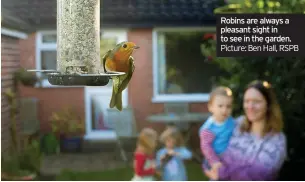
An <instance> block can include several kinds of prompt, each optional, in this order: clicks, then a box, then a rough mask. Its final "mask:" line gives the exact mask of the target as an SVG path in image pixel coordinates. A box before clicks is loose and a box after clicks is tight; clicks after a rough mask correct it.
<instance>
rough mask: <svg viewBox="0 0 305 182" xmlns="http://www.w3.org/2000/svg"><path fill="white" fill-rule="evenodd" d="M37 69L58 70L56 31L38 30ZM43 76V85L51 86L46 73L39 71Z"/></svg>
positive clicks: (39, 74)
mask: <svg viewBox="0 0 305 182" xmlns="http://www.w3.org/2000/svg"><path fill="white" fill-rule="evenodd" d="M36 38H37V39H36V69H38V70H56V69H57V61H56V60H57V55H56V31H43V32H38V33H37V37H36ZM37 74H38V76H40V77H41V78H42V83H41V84H42V87H49V86H51V84H50V83H49V81H48V80H47V76H46V74H44V73H39V72H38V73H37Z"/></svg>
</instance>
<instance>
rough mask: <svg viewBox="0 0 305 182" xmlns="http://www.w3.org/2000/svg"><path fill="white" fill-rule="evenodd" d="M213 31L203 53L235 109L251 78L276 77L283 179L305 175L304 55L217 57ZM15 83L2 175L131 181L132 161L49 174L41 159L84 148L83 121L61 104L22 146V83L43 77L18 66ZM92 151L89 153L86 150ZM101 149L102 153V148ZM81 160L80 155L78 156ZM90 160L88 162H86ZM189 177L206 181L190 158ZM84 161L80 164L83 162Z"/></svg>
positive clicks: (262, 5)
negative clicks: (42, 130)
mask: <svg viewBox="0 0 305 182" xmlns="http://www.w3.org/2000/svg"><path fill="white" fill-rule="evenodd" d="M215 13H302V14H304V13H305V2H304V1H303V0H281V1H272V0H242V1H241V0H231V1H229V2H228V4H226V5H224V6H221V7H219V8H217V9H215ZM215 37H216V35H215V34H213V33H212V34H209V35H206V36H205V37H204V41H203V43H202V44H201V45H198V46H200V47H201V50H202V54H204V55H205V56H206V61H208V62H209V63H210V64H215V65H218V66H219V67H220V68H221V69H222V71H224V72H225V73H226V75H228V76H225V77H218V78H217V83H218V84H221V85H226V86H228V87H230V88H232V90H233V93H235V94H236V95H234V97H235V98H236V101H235V106H234V115H239V114H241V113H242V95H241V94H242V93H243V89H244V88H245V87H246V85H247V84H248V83H249V82H250V81H252V80H257V79H260V80H266V81H268V82H270V83H272V85H273V87H274V89H275V91H276V94H277V97H278V99H279V102H280V105H281V108H282V112H283V116H284V121H285V126H284V132H285V134H286V137H287V141H288V158H287V160H286V161H285V163H284V165H283V167H282V170H281V172H280V176H279V180H304V179H305V174H304V169H305V145H304V141H305V120H304V118H305V112H304V108H305V81H304V78H305V58H298V57H287V58H283V57H239V58H218V57H216V47H215V45H216V41H215ZM14 82H15V88H14V89H12V90H7V91H6V92H5V96H6V98H7V100H8V101H9V104H10V119H11V123H10V124H11V125H10V133H11V136H10V137H11V138H10V140H11V147H10V151H9V154H10V156H9V157H5V158H4V157H3V155H2V160H1V165H2V168H1V173H2V175H1V178H2V179H3V180H60V181H63V180H83V181H86V180H87V181H88V180H96V181H97V180H99V181H101V180H107V181H120V180H126V181H129V180H130V179H131V178H132V176H133V169H132V165H131V163H128V164H126V163H124V162H121V163H122V164H120V165H117V166H115V167H111V168H110V167H109V169H108V166H107V165H108V164H107V163H105V164H104V165H105V166H104V167H103V169H102V168H101V169H100V170H98V167H96V168H95V169H94V170H91V171H77V170H71V169H62V170H61V171H60V172H59V173H58V174H56V175H55V174H54V175H48V174H43V173H42V172H41V166H42V164H43V161H44V160H45V159H46V158H48V157H49V156H56V155H61V154H62V153H77V152H78V153H80V152H81V148H82V143H83V139H82V136H83V135H84V132H85V126H84V121H82V119H81V118H80V117H79V116H78V114H77V111H75V110H74V108H73V107H67V108H62V109H60V111H59V112H54V113H53V115H52V117H51V118H50V123H51V127H52V130H51V131H50V132H49V133H47V134H44V135H43V136H38V137H37V136H36V137H33V138H31V141H30V142H29V144H28V145H27V146H26V147H23V149H21V147H20V144H19V142H18V138H20V136H19V135H18V132H17V122H18V107H17V106H18V97H17V96H18V90H17V88H18V86H17V85H18V84H19V83H22V84H23V85H26V86H34V85H35V84H39V79H38V78H37V77H35V76H34V75H33V74H31V73H28V72H26V71H25V70H23V69H20V70H18V71H17V72H16V74H15V75H14ZM88 155H90V154H88ZM101 155H102V154H101ZM74 159H75V160H77V157H76V158H74ZM88 165H90V164H88ZM186 165H187V167H186V168H187V170H188V176H189V180H191V181H203V180H207V178H206V177H205V176H204V175H203V173H202V169H201V166H200V164H198V163H196V162H193V161H186ZM80 167H82V166H80Z"/></svg>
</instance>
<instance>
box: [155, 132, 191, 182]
mask: <svg viewBox="0 0 305 182" xmlns="http://www.w3.org/2000/svg"><path fill="white" fill-rule="evenodd" d="M160 139H161V142H162V143H163V144H164V145H165V147H164V148H162V149H160V150H159V151H158V152H157V166H158V168H161V169H160V170H161V174H162V177H161V178H162V181H187V174H186V170H185V166H184V161H183V160H185V159H190V158H191V157H192V153H191V152H190V151H189V150H188V149H186V148H185V147H184V146H183V138H182V135H181V133H180V132H179V130H178V129H177V128H173V127H170V128H168V129H166V130H165V131H164V132H163V133H162V135H161V138H160Z"/></svg>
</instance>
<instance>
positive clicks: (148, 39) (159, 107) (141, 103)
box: [128, 29, 207, 145]
mask: <svg viewBox="0 0 305 182" xmlns="http://www.w3.org/2000/svg"><path fill="white" fill-rule="evenodd" d="M128 41H133V42H136V43H137V45H139V46H140V49H139V50H138V51H135V52H134V53H133V55H134V58H135V65H136V69H135V73H134V75H133V78H132V79H131V83H130V84H129V87H128V97H129V99H128V100H129V104H130V105H131V106H132V108H134V110H135V117H136V122H137V126H138V128H139V129H141V128H143V127H153V128H155V129H157V130H158V131H159V132H161V131H162V129H163V128H164V124H152V123H150V122H148V121H146V117H147V116H149V115H152V114H157V113H162V112H164V107H163V106H164V104H162V103H161V104H160V103H152V101H151V99H152V97H153V70H152V66H153V60H152V30H151V29H137V30H130V31H129V33H128ZM190 111H192V112H207V105H206V103H192V104H190ZM193 129H194V131H193V133H194V136H192V141H193V143H194V144H195V145H198V144H199V142H198V136H197V135H198V127H196V128H195V127H194V128H193Z"/></svg>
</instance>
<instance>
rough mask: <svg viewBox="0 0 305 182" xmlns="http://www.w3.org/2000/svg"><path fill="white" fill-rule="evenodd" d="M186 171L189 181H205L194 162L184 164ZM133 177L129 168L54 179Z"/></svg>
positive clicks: (65, 174)
mask: <svg viewBox="0 0 305 182" xmlns="http://www.w3.org/2000/svg"><path fill="white" fill-rule="evenodd" d="M186 169H187V172H188V173H187V174H188V178H189V179H188V180H189V181H207V180H208V178H207V177H206V176H204V174H203V172H202V169H201V166H200V165H199V164H197V163H194V162H188V163H186ZM132 177H133V169H132V168H131V167H126V168H120V169H112V170H104V171H92V172H77V171H69V170H63V171H62V172H61V174H59V175H58V176H57V177H56V180H57V181H130V180H131V178H132Z"/></svg>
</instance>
